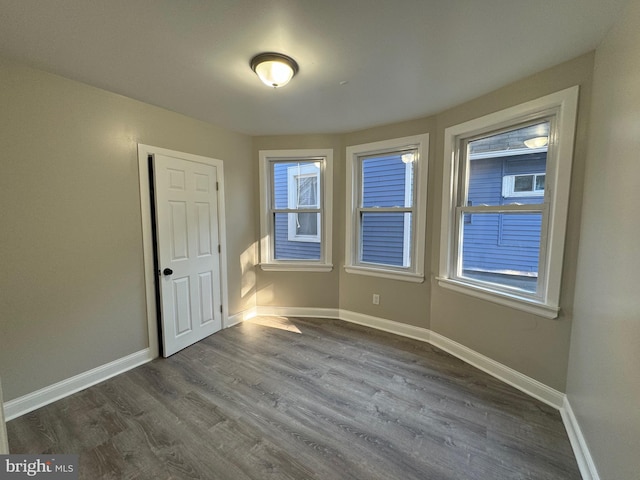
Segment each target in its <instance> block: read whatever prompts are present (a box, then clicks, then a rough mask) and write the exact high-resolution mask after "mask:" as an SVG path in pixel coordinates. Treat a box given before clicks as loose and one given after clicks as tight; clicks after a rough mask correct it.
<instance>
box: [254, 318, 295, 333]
mask: <svg viewBox="0 0 640 480" xmlns="http://www.w3.org/2000/svg"><path fill="white" fill-rule="evenodd" d="M245 323H252V324H254V325H261V326H263V327H270V328H277V329H278V330H286V331H287V332H293V333H300V334H302V332H301V331H300V330H299V329H298V327H296V326H295V325H294V323H293V322H292V321H291V320H289V319H288V318H287V317H253V318H251V319H249V320H245Z"/></svg>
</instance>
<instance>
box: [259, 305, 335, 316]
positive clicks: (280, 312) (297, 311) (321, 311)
mask: <svg viewBox="0 0 640 480" xmlns="http://www.w3.org/2000/svg"><path fill="white" fill-rule="evenodd" d="M338 313H339V310H338V309H337V308H313V307H310V308H308V307H269V306H265V307H258V308H257V311H256V314H257V315H264V316H276V317H315V318H340V317H339V316H338Z"/></svg>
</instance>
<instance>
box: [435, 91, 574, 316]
mask: <svg viewBox="0 0 640 480" xmlns="http://www.w3.org/2000/svg"><path fill="white" fill-rule="evenodd" d="M578 91H579V87H578V86H574V87H571V88H568V89H565V90H562V91H560V92H556V93H553V94H550V95H546V96H544V97H542V98H539V99H536V100H533V101H530V102H526V103H523V104H521V105H517V106H514V107H511V108H507V109H506V110H502V111H499V112H495V113H492V114H489V115H486V116H484V117H481V118H477V119H474V120H470V121H468V122H464V123H462V124H459V125H455V126H452V127H449V128H447V129H445V135H444V142H445V146H444V150H445V152H444V153H445V157H444V170H443V200H442V217H441V238H440V265H439V275H438V277H437V279H438V284H439V285H440V286H442V287H444V288H448V289H452V290H455V291H458V292H461V293H465V294H468V295H471V296H474V297H478V298H482V299H484V300H488V301H492V302H494V303H498V304H501V305H507V306H509V307H513V308H516V309H519V310H523V311H526V312H529V313H533V314H536V315H539V316H542V317H545V318H556V317H557V316H558V313H559V311H560V303H559V302H560V284H561V279H562V265H563V256H564V243H565V235H566V221H567V212H568V208H569V187H570V183H571V164H572V161H573V143H574V136H575V123H576V113H577V106H578ZM550 116H552V117H553V122H552V123H553V125H552V128H551V131H550V132H549V145H548V153H547V169H546V178H545V192H544V202H543V204H540V206H539V207H536V205H534V204H531V205H518V204H513V205H502V206H477V207H476V206H473V207H463V206H461V205H459V202H460V200H459V199H460V198H461V197H462V192H460V190H461V189H464V186H461V183H463V182H460V181H459V176H460V175H463V174H464V173H463V170H464V169H463V168H462V166H461V162H462V161H463V159H464V152H462V151H461V146H463V145H465V144H466V141H468V139H472V138H474V137H477V136H480V135H483V134H486V133H489V132H494V131H497V130H501V129H508V128H510V127H514V128H516V127H517V126H518V125H519V124H521V123H524V122H529V121H533V120H535V119H538V118H547V117H550ZM538 209H539V211H540V212H542V215H543V226H542V234H541V251H540V259H539V272H538V287H537V293H536V294H535V295H528V294H525V293H520V292H517V291H513V290H510V289H508V288H504V289H503V288H500V287H493V286H492V285H491V284H487V283H484V282H475V281H473V280H471V279H468V278H466V277H462V275H461V272H460V271H459V269H460V265H461V253H460V250H461V249H460V245H459V243H460V241H461V233H460V232H461V228H462V226H461V219H462V216H463V215H462V211H463V210H464V212H465V213H469V212H472V211H476V212H478V213H480V212H486V213H506V212H519V211H523V212H524V211H533V210H538Z"/></svg>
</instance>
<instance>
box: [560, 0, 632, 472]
mask: <svg viewBox="0 0 640 480" xmlns="http://www.w3.org/2000/svg"><path fill="white" fill-rule="evenodd" d="M638 46H640V3H638V2H631V3H630V4H629V8H628V10H627V11H626V13H625V15H624V16H623V17H622V20H621V21H620V22H618V24H616V25H615V26H614V28H613V30H612V31H611V32H609V34H608V35H607V37H606V38H605V40H604V42H603V43H602V44H601V45H600V46H599V47H598V50H597V52H596V57H595V72H594V84H593V107H592V116H591V119H592V120H591V125H590V134H589V141H588V148H589V151H588V156H587V164H586V174H585V184H584V206H583V216H582V230H581V234H580V251H579V256H578V275H577V280H576V289H575V290H576V294H575V307H574V311H575V313H574V322H573V323H574V325H573V329H572V333H571V356H570V359H569V374H568V381H567V396H568V399H569V402H570V404H571V406H572V409H573V411H574V413H575V416H576V418H577V420H578V422H579V424H580V427H581V430H582V433H583V434H584V436H585V439H586V442H587V444H588V446H589V449H590V452H591V455H592V456H593V459H594V461H595V464H596V467H597V469H598V471H599V475H600V478H602V479H603V480H604V479H609V478H610V479H616V480H631V479H637V478H638V476H639V473H638V471H639V467H640V461H639V460H638V453H640V374H639V373H638V367H639V366H640V281H639V277H638V274H639V272H640V249H639V248H638V242H639V240H638V239H639V238H640V219H639V218H640V217H639V214H638V198H639V197H638V179H639V178H640V55H639V54H638Z"/></svg>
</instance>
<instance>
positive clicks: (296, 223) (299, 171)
mask: <svg viewBox="0 0 640 480" xmlns="http://www.w3.org/2000/svg"><path fill="white" fill-rule="evenodd" d="M287 180H288V181H287V187H288V192H287V193H288V195H287V197H288V198H287V201H288V205H289V208H290V209H293V210H299V209H310V208H311V209H319V208H320V195H319V190H318V189H319V187H320V168H319V166H318V165H316V164H315V162H314V163H306V164H305V163H298V164H296V165H295V166H290V167H287ZM288 215H289V217H288V219H287V221H288V239H289V241H292V242H316V243H318V242H320V232H321V226H320V218H321V215H318V214H317V212H307V213H290V214H288Z"/></svg>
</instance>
